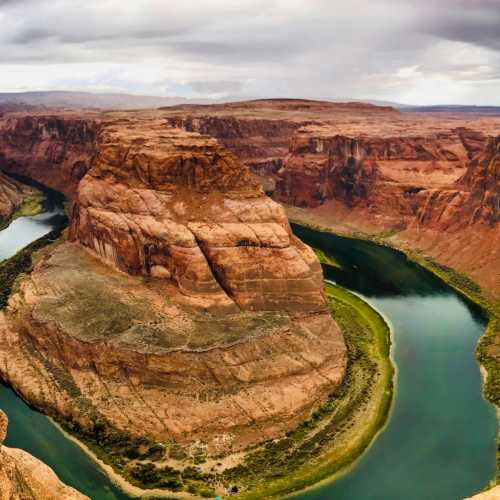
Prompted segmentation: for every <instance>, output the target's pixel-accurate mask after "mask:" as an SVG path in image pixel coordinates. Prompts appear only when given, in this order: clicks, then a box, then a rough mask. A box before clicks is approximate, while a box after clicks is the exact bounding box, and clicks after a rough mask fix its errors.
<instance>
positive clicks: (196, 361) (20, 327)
mask: <svg viewBox="0 0 500 500" xmlns="http://www.w3.org/2000/svg"><path fill="white" fill-rule="evenodd" d="M63 128H64V127H63ZM47 146H48V145H47ZM65 171H66V170H65V169H63V172H65ZM36 262H37V263H36V266H35V268H34V270H33V272H32V273H31V276H30V277H29V278H26V279H24V280H23V281H22V282H21V283H20V286H19V287H18V291H17V293H15V294H14V295H13V296H12V297H11V299H10V302H9V307H8V308H7V309H6V310H4V312H3V313H1V316H0V374H1V376H2V377H3V378H4V379H5V380H7V381H8V382H9V383H10V384H12V385H13V386H14V387H15V388H16V390H17V391H18V392H20V393H21V394H22V395H23V396H24V397H25V398H26V399H27V400H28V401H30V403H32V404H33V405H35V406H37V407H38V408H41V409H43V410H44V411H45V412H47V413H49V414H51V415H54V416H56V417H58V418H61V419H63V420H64V421H65V422H71V425H72V426H73V427H74V428H78V429H83V430H85V432H93V431H95V430H96V429H101V428H102V427H103V426H104V427H107V428H110V429H114V430H115V431H117V432H121V433H127V434H128V435H132V436H136V437H137V436H140V437H144V438H147V439H150V440H153V441H156V442H161V443H163V445H164V446H166V447H167V448H168V447H172V449H174V447H177V446H181V447H182V448H184V450H187V451H186V453H188V454H196V453H202V455H204V456H207V455H212V454H228V453H231V452H235V451H239V450H242V449H244V448H246V447H248V446H251V445H254V444H256V443H260V442H262V441H265V440H268V439H272V438H274V437H277V436H279V435H282V434H284V433H285V432H286V431H287V430H289V429H291V428H293V427H294V426H295V425H297V424H298V423H299V422H301V421H302V420H305V419H307V418H308V417H309V416H310V415H311V414H312V412H313V411H314V410H315V409H316V408H318V407H319V406H320V405H321V404H322V402H324V401H325V400H326V398H327V396H328V395H329V394H330V393H331V392H332V391H333V390H334V389H335V388H336V387H337V386H338V385H339V384H340V383H341V382H342V380H343V378H344V374H345V370H346V363H347V357H346V348H345V345H344V341H343V337H342V334H341V332H340V330H339V328H338V326H337V325H336V323H335V322H334V321H333V320H332V318H331V316H330V313H329V310H328V308H327V305H326V302H325V298H324V294H323V283H322V273H321V268H320V265H319V262H318V261H317V259H316V257H315V255H314V253H313V252H312V250H311V249H310V248H308V247H307V246H305V245H304V244H302V243H301V242H300V241H299V240H297V239H296V238H295V237H294V236H293V235H292V233H291V230H290V227H289V224H288V222H287V219H286V216H285V214H284V212H283V210H282V208H281V207H280V206H279V205H278V204H276V203H275V202H273V201H272V200H270V199H269V198H267V197H266V196H265V195H264V194H263V192H262V189H261V188H260V186H259V184H258V183H257V182H256V181H255V180H254V178H253V177H252V175H251V174H250V173H249V172H248V171H247V170H246V168H245V167H243V166H242V165H241V164H240V163H239V161H238V160H236V159H235V157H233V156H232V155H231V154H230V153H228V152H227V151H225V150H224V149H223V148H221V147H220V146H219V145H218V143H217V141H216V140H214V139H211V138H208V137H204V136H200V135H198V134H193V133H189V132H186V131H181V130H177V129H168V128H166V126H165V122H164V121H163V120H156V119H144V120H141V119H134V120H128V119H114V120H108V121H106V122H103V123H102V124H101V125H100V131H99V134H98V136H97V138H96V141H95V146H94V150H93V153H92V160H91V161H90V168H89V170H88V173H87V174H86V175H85V176H84V177H83V179H82V181H81V182H80V183H79V186H78V189H77V192H76V194H75V203H74V209H73V215H72V219H71V226H70V231H69V241H66V242H60V243H59V244H58V245H56V246H53V247H51V248H48V249H45V250H44V251H42V252H41V253H39V254H38V255H37V256H36ZM200 450H201V452H200Z"/></svg>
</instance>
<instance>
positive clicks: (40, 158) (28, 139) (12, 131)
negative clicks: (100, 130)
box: [0, 114, 97, 197]
mask: <svg viewBox="0 0 500 500" xmlns="http://www.w3.org/2000/svg"><path fill="white" fill-rule="evenodd" d="M96 129H97V124H96V122H95V121H94V120H93V119H92V118H88V119H80V118H76V117H72V118H66V119H65V118H64V115H61V116H57V115H54V116H45V115H36V114H35V115H27V116H25V115H22V114H21V115H19V114H7V115H5V116H4V117H3V119H2V118H0V169H2V170H4V171H5V172H12V173H15V174H18V175H22V176H26V177H29V178H31V179H33V180H36V181H38V182H40V183H42V184H44V185H46V186H48V187H50V188H52V189H55V190H57V191H60V192H62V193H64V194H65V195H67V196H69V197H71V196H73V195H74V193H75V192H76V188H77V186H78V183H79V181H80V179H81V178H82V177H83V176H84V175H85V173H86V172H87V170H88V169H89V166H90V163H91V162H92V158H93V154H94V150H95V138H96V133H97V132H96Z"/></svg>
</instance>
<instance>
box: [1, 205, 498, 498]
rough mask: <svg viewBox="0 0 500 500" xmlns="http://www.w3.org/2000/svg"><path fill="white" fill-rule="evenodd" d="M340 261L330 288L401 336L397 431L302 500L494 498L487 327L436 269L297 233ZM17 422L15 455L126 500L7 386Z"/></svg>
mask: <svg viewBox="0 0 500 500" xmlns="http://www.w3.org/2000/svg"><path fill="white" fill-rule="evenodd" d="M60 213H61V211H60V209H58V208H57V207H55V208H52V209H51V210H49V211H48V212H46V213H44V214H42V215H38V216H35V217H25V218H22V219H17V220H16V221H14V222H13V223H12V224H11V225H10V226H9V227H8V228H7V229H5V230H4V231H2V232H1V233H0V260H1V259H5V258H8V257H10V256H11V255H13V254H14V253H15V252H16V251H17V250H19V249H20V248H22V247H24V246H25V245H27V244H28V243H30V242H31V241H33V240H35V239H37V238H39V237H41V236H43V235H44V234H46V233H48V232H49V231H50V230H52V229H53V228H54V226H55V225H56V224H57V223H58V217H57V216H58V215H60ZM294 231H295V232H296V234H297V235H298V236H299V237H300V238H301V239H303V240H304V241H305V242H306V243H308V244H310V245H312V246H315V247H317V248H321V249H322V250H323V251H325V252H326V253H328V254H330V255H332V256H334V257H335V259H336V260H337V261H338V262H339V263H340V264H341V266H342V268H341V269H339V268H335V267H332V266H324V271H325V277H326V278H327V279H330V280H332V281H335V282H337V283H338V284H340V285H342V286H344V287H346V288H348V289H350V290H352V291H354V292H356V293H358V294H361V295H362V296H363V297H365V298H366V299H367V300H368V301H369V302H370V303H371V304H372V305H373V306H374V307H376V308H377V309H378V310H379V311H381V312H382V313H383V314H384V315H385V317H387V318H388V319H389V321H390V322H391V324H392V326H393V329H394V335H395V338H394V339H393V340H394V345H393V352H392V354H393V358H394V361H395V363H396V366H397V383H396V388H395V398H394V403H393V408H392V411H391V415H390V418H389V422H388V424H387V426H386V427H385V429H384V431H383V432H382V433H381V434H380V435H379V436H378V438H377V439H376V440H375V442H374V444H373V445H372V446H371V447H370V448H369V450H368V451H367V452H366V453H365V454H364V455H363V456H362V457H361V459H360V460H359V461H358V462H356V464H355V465H354V466H353V467H352V468H351V469H350V470H349V471H348V472H347V473H346V474H344V475H343V476H342V477H341V478H339V479H338V480H336V481H333V482H330V483H325V484H323V485H321V486H319V487H317V488H315V489H312V490H309V491H307V492H303V493H299V494H298V495H296V496H295V498H299V499H301V500H319V499H321V500H327V499H333V500H344V499H345V500H457V499H461V498H464V497H466V496H469V495H471V494H473V493H474V492H476V491H478V490H480V489H481V488H483V487H484V486H485V485H486V484H487V482H488V481H489V479H490V478H492V477H493V475H494V471H495V453H496V441H495V438H496V430H497V421H496V414H495V410H494V408H493V406H492V405H491V404H489V403H487V402H486V401H485V400H484V399H483V397H482V392H481V387H482V386H481V377H480V372H479V365H478V363H477V361H476V359H475V357H474V351H475V346H476V343H477V340H478V338H479V336H480V335H481V334H482V333H483V331H484V326H485V325H484V321H483V319H482V318H481V316H480V314H479V313H478V311H477V310H475V307H474V306H472V305H471V304H468V303H467V302H466V301H465V300H464V299H462V298H461V297H460V296H459V295H457V294H456V293H455V292H454V291H453V290H452V289H451V288H450V287H448V286H447V285H446V284H444V283H443V282H442V281H440V280H439V279H437V278H435V277H434V276H433V275H432V274H431V273H429V272H427V271H426V270H425V269H423V268H421V267H419V266H417V265H416V264H414V263H412V262H411V261H409V260H407V259H406V257H405V256H404V255H403V254H401V253H399V252H396V251H394V250H391V249H389V248H385V247H381V246H378V245H375V244H373V243H369V242H364V241H359V240H354V239H348V238H341V237H338V236H334V235H330V234H325V233H318V232H315V231H313V230H309V229H305V228H300V227H294ZM0 408H1V409H2V410H4V411H5V412H6V413H7V415H8V416H9V419H10V425H9V432H8V436H7V441H6V445H7V446H11V447H18V448H22V449H24V450H26V451H28V452H30V453H31V454H33V455H34V456H36V457H38V458H39V459H41V460H42V461H44V462H45V463H46V464H48V465H49V466H50V467H52V469H54V471H55V472H56V473H57V474H58V475H59V477H60V478H61V480H62V481H64V482H65V483H67V484H69V485H72V486H74V487H75V488H77V489H78V490H80V491H81V492H83V493H85V494H87V495H88V496H89V497H91V498H92V499H93V500H122V499H123V500H124V499H129V498H130V497H129V496H127V495H126V494H124V493H123V492H121V491H120V490H119V489H118V488H117V487H116V486H115V485H114V484H113V483H112V482H111V481H110V480H109V479H108V477H107V476H106V475H105V474H104V473H103V472H102V471H101V470H100V468H99V467H97V466H96V465H95V464H94V462H93V461H92V460H91V459H90V458H89V457H88V456H87V455H86V454H85V453H83V452H82V450H81V449H80V448H79V447H78V446H76V445H75V444H74V443H73V442H71V441H69V440H68V439H66V438H65V436H64V434H62V433H61V432H60V431H59V429H58V428H57V427H55V426H54V425H53V424H52V423H51V421H50V420H49V419H48V418H46V417H44V416H43V415H41V414H40V413H38V412H36V411H34V410H32V409H30V408H29V407H28V406H27V405H26V404H25V403H24V402H23V401H22V400H21V399H20V398H19V397H17V396H16V395H15V394H14V392H13V391H11V390H10V389H8V388H7V387H5V386H0Z"/></svg>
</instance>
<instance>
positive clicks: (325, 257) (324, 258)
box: [314, 248, 342, 268]
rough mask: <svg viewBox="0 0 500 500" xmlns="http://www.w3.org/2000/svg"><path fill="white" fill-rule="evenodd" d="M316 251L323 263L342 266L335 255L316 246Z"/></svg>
mask: <svg viewBox="0 0 500 500" xmlns="http://www.w3.org/2000/svg"><path fill="white" fill-rule="evenodd" d="M314 253H315V254H316V256H317V257H318V259H319V261H320V262H321V263H322V264H326V265H328V266H332V267H338V268H341V267H342V266H341V265H340V264H339V263H338V262H337V260H336V259H335V258H334V257H333V256H331V255H328V254H326V253H325V252H323V250H320V249H319V248H315V249H314Z"/></svg>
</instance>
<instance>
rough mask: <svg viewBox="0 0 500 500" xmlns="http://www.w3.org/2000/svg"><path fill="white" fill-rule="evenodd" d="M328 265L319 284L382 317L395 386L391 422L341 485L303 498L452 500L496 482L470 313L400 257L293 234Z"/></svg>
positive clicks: (479, 330)
mask: <svg viewBox="0 0 500 500" xmlns="http://www.w3.org/2000/svg"><path fill="white" fill-rule="evenodd" d="M294 232H295V233H296V235H297V236H298V237H299V238H301V239H302V240H303V241H304V242H305V243H307V244H309V245H311V246H313V247H316V248H319V249H321V250H323V251H324V252H325V253H327V254H329V255H332V256H333V257H335V259H336V260H337V262H339V264H340V265H341V266H342V267H341V268H340V269H339V268H336V267H332V266H327V265H326V266H323V269H324V273H325V278H326V279H329V280H332V281H335V282H336V283H338V284H339V285H341V286H343V287H345V288H348V289H349V290H352V291H354V292H356V293H358V294H360V295H362V296H363V297H364V298H365V299H366V300H367V301H368V302H369V303H370V304H372V305H373V306H374V307H375V308H376V309H377V310H379V311H380V312H381V313H382V314H383V315H384V316H385V317H386V318H388V319H389V321H390V323H391V324H392V327H393V330H394V339H393V342H394V344H393V348H392V356H393V359H394V362H395V364H396V369H397V376H396V377H397V378H396V386H395V395H394V402H393V407H392V411H391V415H390V418H389V422H388V424H387V426H386V428H385V429H384V430H383V432H382V433H381V434H380V435H379V436H378V438H377V439H376V440H375V442H374V443H373V445H372V446H371V447H370V448H369V450H368V451H367V452H366V453H365V454H364V455H363V456H362V457H361V459H360V460H359V461H358V462H357V463H356V464H355V465H354V467H352V468H351V470H350V471H349V472H348V473H346V474H344V475H343V476H342V477H341V478H340V479H338V480H336V481H334V482H331V483H326V484H325V485H323V486H321V487H317V488H316V489H314V490H311V491H308V492H306V493H302V494H299V495H297V496H296V498H300V499H301V500H319V499H321V500H326V499H335V500H358V499H359V500H458V499H462V498H464V497H467V496H470V495H471V494H473V493H475V492H477V491H479V490H481V489H482V488H483V487H484V486H486V485H487V483H488V481H489V480H490V479H492V478H493V476H494V474H495V459H496V432H497V419H496V413H495V409H494V407H493V405H491V404H490V403H488V402H487V401H485V400H484V398H483V397H482V380H481V374H480V370H479V364H478V362H477V360H476V358H475V355H474V353H475V348H476V344H477V341H478V339H479V337H480V336H481V335H482V334H483V332H484V328H485V322H484V320H483V319H482V317H481V315H480V314H479V311H478V310H477V309H476V307H475V306H474V305H472V304H470V303H468V302H467V301H466V300H465V299H463V298H462V297H461V296H459V295H458V294H457V293H456V292H455V291H454V290H453V289H451V288H450V287H449V286H448V285H446V284H445V283H444V282H443V281H441V280H440V279H438V278H436V277H435V276H434V275H433V274H431V273H430V272H428V271H427V270H425V269H424V268H422V267H420V266H418V265H417V264H414V263H413V262H411V261H410V260H408V259H407V257H406V256H405V255H404V254H403V253H401V252H397V251H394V250H392V249H390V248H386V247H383V246H380V245H376V244H373V243H371V242H367V241H361V240H356V239H350V238H343V237H339V236H335V235H332V234H328V233H320V232H317V231H314V230H311V229H306V228H303V227H298V226H294Z"/></svg>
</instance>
